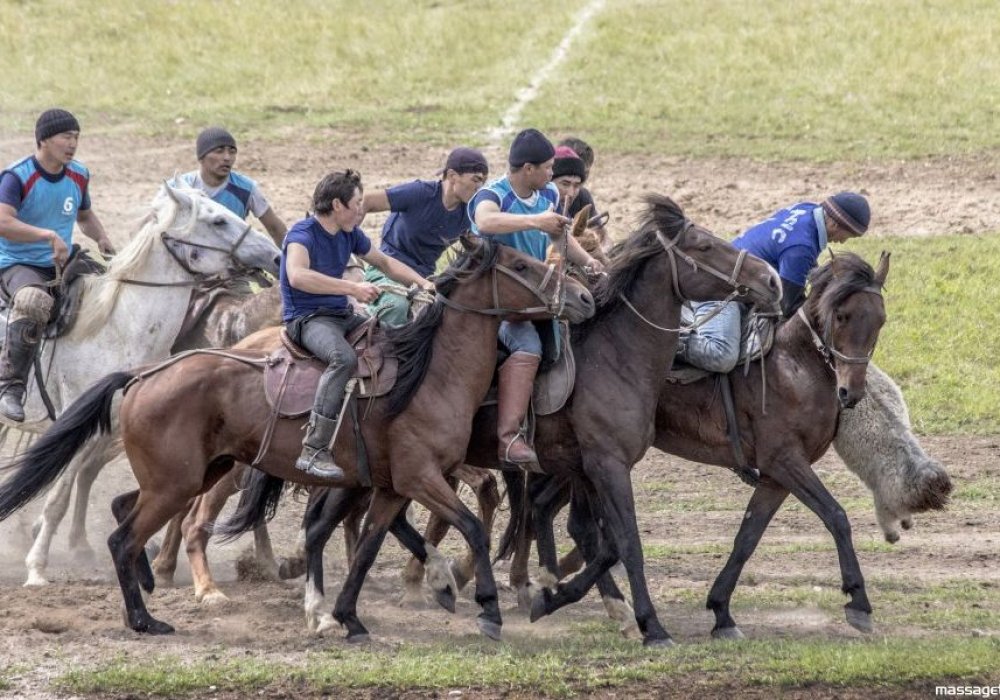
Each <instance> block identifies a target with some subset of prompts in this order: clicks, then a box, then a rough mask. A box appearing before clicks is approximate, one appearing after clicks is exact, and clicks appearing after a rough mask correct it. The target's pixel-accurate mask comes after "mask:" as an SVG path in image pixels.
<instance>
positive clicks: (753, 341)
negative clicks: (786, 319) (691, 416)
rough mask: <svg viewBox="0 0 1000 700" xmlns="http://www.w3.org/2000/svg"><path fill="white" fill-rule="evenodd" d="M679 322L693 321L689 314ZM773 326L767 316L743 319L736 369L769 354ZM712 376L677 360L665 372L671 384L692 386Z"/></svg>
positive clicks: (773, 322)
mask: <svg viewBox="0 0 1000 700" xmlns="http://www.w3.org/2000/svg"><path fill="white" fill-rule="evenodd" d="M686 308H687V307H685V310H686ZM681 320H682V321H683V322H684V323H691V322H692V321H693V320H694V319H693V317H692V316H691V315H690V314H688V315H686V316H685V315H683V314H682V317H681ZM775 325H776V324H775V321H774V319H773V318H771V317H769V316H766V317H765V316H758V315H757V314H750V315H748V316H744V317H743V330H742V334H741V338H740V359H739V361H738V362H737V363H736V367H737V368H739V367H740V365H743V364H745V363H747V362H756V361H757V360H759V359H760V358H762V357H764V356H766V355H767V353H769V352H771V346H772V345H774V330H775ZM712 374H715V373H714V372H709V371H708V370H707V369H701V368H700V367H694V366H692V365H689V364H686V363H684V362H680V361H679V358H678V359H677V360H675V361H674V366H673V367H671V368H670V371H669V372H667V381H668V382H670V383H671V384H693V383H694V382H697V381H698V380H700V379H704V378H705V377H708V376H711V375H712Z"/></svg>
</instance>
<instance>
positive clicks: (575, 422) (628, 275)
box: [233, 196, 781, 645]
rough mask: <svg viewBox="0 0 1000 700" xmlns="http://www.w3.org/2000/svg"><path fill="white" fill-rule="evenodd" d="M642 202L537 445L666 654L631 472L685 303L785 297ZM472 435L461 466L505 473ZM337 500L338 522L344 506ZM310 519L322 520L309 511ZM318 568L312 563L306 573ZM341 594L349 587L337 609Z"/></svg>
mask: <svg viewBox="0 0 1000 700" xmlns="http://www.w3.org/2000/svg"><path fill="white" fill-rule="evenodd" d="M648 203H649V205H650V206H649V211H648V213H647V215H646V219H645V221H644V222H643V223H642V225H641V227H640V228H639V230H638V231H636V232H635V233H633V234H632V235H631V236H630V237H629V239H628V240H626V241H625V242H624V243H623V244H621V246H620V247H619V248H618V249H617V250H616V251H615V253H616V254H615V255H613V256H612V259H611V265H610V266H609V268H608V274H607V277H606V278H604V279H603V280H602V281H601V282H599V283H598V285H597V287H596V288H595V296H596V297H597V299H598V311H597V313H596V314H595V316H594V318H593V319H591V320H590V321H588V322H587V323H585V324H582V325H581V326H579V327H577V328H575V329H574V333H573V348H574V355H575V357H576V365H577V377H576V387H575V389H574V391H573V394H572V395H571V396H570V398H569V400H568V402H567V405H566V406H565V407H564V408H562V409H561V410H559V411H558V412H556V413H554V414H552V415H547V416H539V417H538V419H537V423H536V426H535V447H536V450H537V452H538V456H539V460H540V464H541V467H542V469H543V470H544V471H545V472H546V473H549V474H556V475H559V476H562V477H565V478H568V479H572V480H573V481H574V483H575V485H577V486H578V487H579V489H580V492H581V493H586V494H587V497H588V498H589V499H591V502H592V504H593V511H594V513H595V514H596V517H595V522H598V521H599V522H600V523H601V527H602V533H603V534H604V536H605V538H606V539H607V540H609V541H610V540H613V541H614V542H615V546H616V551H618V552H621V553H623V560H624V561H625V565H626V570H627V571H628V575H629V583H630V585H631V588H632V596H633V600H635V617H636V619H637V621H638V624H639V628H640V630H641V631H642V634H643V639H644V643H645V644H647V645H668V644H670V643H671V640H670V635H669V634H668V633H667V631H666V630H665V629H664V628H663V626H662V625H661V624H660V622H659V620H658V619H657V615H656V610H655V609H654V607H653V603H652V599H651V597H650V595H649V590H648V587H647V584H646V580H645V574H644V572H643V561H642V547H641V542H640V539H639V529H638V526H637V524H636V517H635V504H634V501H633V497H632V485H631V481H630V471H631V468H632V465H633V464H635V462H637V461H638V460H639V459H640V458H641V457H642V455H643V454H644V453H645V452H646V450H647V449H648V447H649V445H650V443H651V441H652V438H653V417H654V413H655V409H656V401H657V396H658V395H659V391H660V386H661V384H662V383H663V382H664V379H665V377H666V373H667V370H668V369H669V367H670V363H671V362H672V358H673V353H674V350H675V347H676V344H677V335H676V332H677V330H678V324H679V321H680V308H681V304H682V303H683V301H684V300H685V299H723V298H728V299H736V300H738V301H741V302H745V303H752V304H763V305H766V306H767V307H768V309H769V310H770V309H774V308H776V305H777V303H778V299H779V298H780V296H781V291H780V283H779V281H778V277H777V275H776V274H775V273H774V271H773V270H771V268H770V267H769V266H768V265H767V264H766V263H764V262H763V261H761V260H759V259H757V258H754V257H752V256H749V257H748V256H746V254H745V252H743V251H738V250H736V249H735V248H733V247H732V246H731V245H729V244H728V243H727V242H725V241H723V240H722V239H720V238H717V237H715V236H714V235H712V234H711V233H709V232H708V231H706V230H705V229H703V228H701V227H699V226H696V225H695V224H693V223H692V222H691V221H690V220H688V219H687V218H686V217H685V216H684V214H683V212H682V211H681V209H680V207H678V206H677V204H676V203H674V202H673V201H672V200H670V199H669V198H667V197H659V196H651V197H649V198H648ZM473 435H474V440H473V441H472V443H471V444H470V445H469V451H468V454H467V455H466V457H465V462H466V463H467V464H470V465H475V466H481V467H490V468H494V469H496V468H500V465H499V464H498V462H497V443H496V412H495V409H492V408H490V409H482V410H480V411H479V412H478V413H477V415H476V418H475V422H474V429H473ZM251 481H256V482H258V483H257V485H253V484H252V485H251V488H256V487H257V486H262V485H261V484H260V482H261V479H260V478H259V477H258V478H256V479H252V480H251ZM265 490H266V489H263V488H262V491H265ZM245 496H247V503H246V504H244V503H243V499H241V507H239V508H237V512H236V514H234V518H233V519H234V521H237V520H240V518H241V515H242V514H243V513H244V512H246V511H249V510H252V506H251V504H252V498H251V496H252V494H251V492H250V491H249V490H248V491H247V492H245ZM376 497H377V494H376ZM334 500H336V501H337V506H336V507H335V508H334V511H335V512H336V514H337V515H339V517H340V518H342V517H343V516H344V514H345V513H346V508H344V507H341V505H340V502H341V500H342V497H341V496H340V495H338V496H337V497H336V498H335V499H334ZM243 505H246V506H247V507H246V508H244V507H243ZM258 512H259V509H258ZM308 513H322V511H321V510H320V509H314V508H312V507H310V509H309V511H308V512H307V514H308ZM338 522H339V519H338V518H337V517H335V515H332V514H327V515H326V516H325V517H321V518H320V519H319V520H318V521H315V522H313V523H310V524H309V526H308V532H307V538H306V550H307V556H309V557H314V556H315V557H320V556H322V544H323V543H325V541H326V539H327V538H328V537H329V532H330V531H331V530H332V528H333V527H336V525H337V523H338ZM253 524H255V521H254V520H253V519H252V518H248V519H246V520H245V521H244V522H242V523H240V525H241V526H243V527H244V528H245V529H249V528H250V527H253ZM315 566H317V565H316V564H314V563H313V562H312V561H310V563H309V567H310V568H314V567H315ZM349 580H350V579H349ZM347 592H348V587H347V586H346V585H345V589H344V592H342V593H341V600H343V597H344V595H345V594H347ZM351 594H352V595H355V596H356V595H357V591H356V590H354V591H352V592H351ZM340 604H341V603H340V601H338V608H339V607H340Z"/></svg>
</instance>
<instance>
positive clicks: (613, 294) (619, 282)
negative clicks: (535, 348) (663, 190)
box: [573, 194, 687, 335]
mask: <svg viewBox="0 0 1000 700" xmlns="http://www.w3.org/2000/svg"><path fill="white" fill-rule="evenodd" d="M645 202H646V205H647V206H646V210H645V212H644V214H643V216H642V219H640V222H639V227H638V228H637V229H636V230H635V231H634V232H633V233H632V234H631V235H630V236H629V237H628V238H626V239H625V240H624V241H622V242H621V243H618V244H617V245H615V247H614V248H612V249H611V250H610V251H609V252H608V258H609V259H610V264H609V265H608V266H607V268H606V270H605V271H606V272H607V275H605V276H602V277H601V278H600V280H599V281H598V282H597V284H596V285H594V287H593V289H592V290H591V291H592V293H593V295H594V303H595V306H596V312H595V313H594V316H593V317H592V318H590V319H588V320H586V321H584V322H583V323H580V324H577V325H574V326H573V332H574V335H575V334H577V333H581V334H585V333H587V332H588V331H589V330H590V329H591V328H592V327H593V325H594V324H596V323H599V322H600V321H601V319H603V318H604V317H605V316H607V315H608V314H609V313H611V312H612V311H614V310H615V309H616V308H618V306H619V305H620V304H621V303H622V301H621V299H622V296H623V295H624V296H628V294H629V292H631V291H632V286H633V285H634V284H635V281H636V279H637V278H638V276H639V273H640V272H642V268H643V265H644V264H645V263H646V261H648V260H649V259H650V258H652V257H653V256H655V255H656V254H658V253H662V252H663V246H662V244H661V243H660V241H659V239H658V238H657V236H656V232H657V231H659V232H660V233H662V234H663V235H664V236H666V237H667V238H673V237H675V236H677V235H678V234H680V233H681V231H682V230H683V229H684V226H685V224H686V223H687V217H685V216H684V210H683V209H681V207H680V205H679V204H677V202H675V201H674V200H673V199H671V198H670V197H667V196H665V195H658V194H649V195H646V197H645Z"/></svg>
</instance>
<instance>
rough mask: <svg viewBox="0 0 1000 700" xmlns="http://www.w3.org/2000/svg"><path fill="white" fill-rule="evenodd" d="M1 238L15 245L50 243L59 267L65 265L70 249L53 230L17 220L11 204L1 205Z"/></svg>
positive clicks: (15, 211)
mask: <svg viewBox="0 0 1000 700" xmlns="http://www.w3.org/2000/svg"><path fill="white" fill-rule="evenodd" d="M0 237H3V238H6V239H7V240H8V241H14V242H15V243H42V242H45V243H48V244H49V245H51V246H52V255H53V257H54V258H55V262H56V264H57V265H65V264H66V260H67V258H69V248H67V247H66V243H64V242H63V239H61V238H60V237H59V234H57V233H56V232H55V231H53V230H52V229H47V228H39V227H37V226H32V225H31V224H26V223H24V222H23V221H21V220H20V219H18V218H17V210H16V209H14V207H12V206H10V205H9V204H0Z"/></svg>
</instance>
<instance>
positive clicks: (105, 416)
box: [0, 372, 135, 520]
mask: <svg viewBox="0 0 1000 700" xmlns="http://www.w3.org/2000/svg"><path fill="white" fill-rule="evenodd" d="M134 377H135V374H133V373H132V372H115V373H113V374H109V375H108V376H106V377H104V379H101V380H100V381H99V382H97V383H96V384H94V385H93V386H91V387H90V388H89V389H87V391H85V392H84V393H83V394H82V395H81V396H80V398H78V399H77V400H76V401H74V402H73V403H72V405H70V407H69V408H67V409H66V410H65V411H64V412H63V413H62V415H60V416H59V417H58V418H57V419H56V422H55V423H53V424H52V425H51V426H50V427H49V429H48V430H46V431H45V433H44V434H43V435H42V436H41V437H40V438H39V439H38V440H36V441H35V442H34V444H32V445H31V447H29V448H28V450H27V451H26V452H25V453H24V454H22V455H20V456H18V457H17V458H16V459H15V460H14V461H13V462H12V463H11V464H9V465H7V466H5V467H2V469H0V470H2V471H11V472H13V474H12V475H11V476H10V477H8V478H7V479H6V481H4V482H3V484H2V485H0V520H5V519H6V518H8V517H10V516H11V515H12V514H14V513H15V512H17V511H18V510H19V509H21V508H22V507H23V506H25V505H26V504H27V503H28V502H29V501H31V500H32V499H34V498H35V497H36V496H37V495H38V494H39V493H41V492H42V491H43V490H45V488H46V487H47V486H49V485H50V484H51V483H52V482H53V481H55V480H56V479H57V478H58V477H59V475H60V474H62V473H63V471H64V470H65V469H66V467H67V466H68V465H69V463H70V462H71V461H72V460H73V457H75V456H76V453H77V452H79V451H80V449H81V448H82V447H83V446H84V445H85V444H86V443H87V441H89V440H90V439H91V438H92V437H94V435H96V434H97V433H98V432H101V433H110V432H111V404H112V401H113V400H114V397H115V394H116V393H118V392H119V391H120V390H122V389H124V388H125V386H126V385H128V383H129V382H131V381H132V379H133V378H134Z"/></svg>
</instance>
